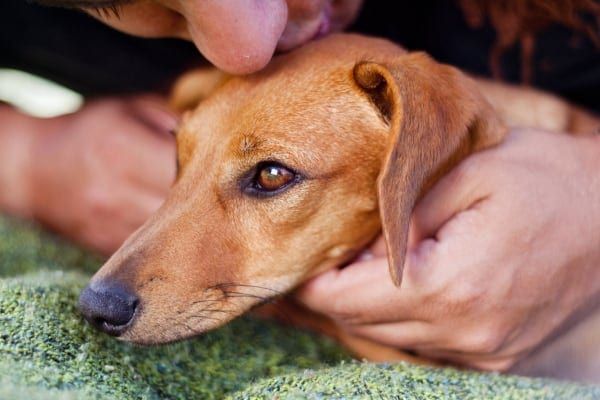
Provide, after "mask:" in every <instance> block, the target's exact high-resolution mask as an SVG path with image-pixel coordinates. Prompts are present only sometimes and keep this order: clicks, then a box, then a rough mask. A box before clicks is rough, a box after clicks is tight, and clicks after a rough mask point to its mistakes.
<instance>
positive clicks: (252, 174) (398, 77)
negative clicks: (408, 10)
mask: <svg viewBox="0 0 600 400" xmlns="http://www.w3.org/2000/svg"><path fill="white" fill-rule="evenodd" d="M482 92H483V93H484V94H485V96H486V97H488V99H489V102H488V100H486V98H485V97H484V95H482V94H481V93H482ZM175 97H176V104H177V106H178V107H179V108H188V107H192V106H194V105H195V104H196V103H198V102H199V101H200V100H202V101H201V103H200V105H199V106H198V107H197V108H195V109H194V110H193V111H191V112H188V113H186V114H185V116H184V117H183V122H182V123H181V126H180V128H179V130H178V132H177V144H178V169H179V171H178V176H177V181H176V183H175V185H174V186H173V189H172V191H171V193H170V195H169V197H168V199H167V200H166V202H165V203H164V205H163V206H162V207H161V209H160V210H159V211H158V212H157V213H156V214H155V215H154V216H153V217H151V218H150V220H149V221H148V222H146V224H145V225H144V226H143V227H142V228H141V229H139V230H138V231H137V232H136V233H135V234H134V235H132V236H131V237H130V238H129V239H128V240H127V241H126V243H125V244H124V245H123V247H122V248H121V249H120V250H119V251H118V252H117V253H116V254H115V255H114V256H113V257H112V258H111V259H110V260H109V261H108V262H107V263H106V264H105V265H104V266H103V267H102V268H101V269H100V271H98V273H97V274H96V275H95V276H94V278H93V279H92V282H91V283H90V285H89V286H88V287H87V288H86V289H85V290H84V292H83V294H82V296H81V300H80V306H81V310H82V312H83V313H84V315H85V316H86V318H87V319H88V321H90V322H91V323H92V324H94V325H95V326H97V327H98V328H99V329H101V330H103V331H105V332H107V333H109V334H113V335H115V336H119V337H120V338H121V339H123V340H127V341H132V342H136V343H144V344H153V343H164V342H169V341H173V340H178V339H182V338H186V337H190V336H194V335H197V334H200V333H202V332H206V331H207V330H210V329H214V328H216V327H218V326H220V325H223V324H224V323H226V322H228V321H230V320H231V319H233V318H235V317H236V316H239V315H240V314H242V313H244V312H246V311H248V310H249V309H250V308H252V307H254V306H256V305H257V304H260V303H262V302H264V301H265V300H267V299H269V298H272V297H275V296H279V295H280V294H282V293H285V292H287V291H289V290H291V289H293V288H294V287H296V286H297V285H298V284H300V283H301V282H303V281H305V280H307V279H308V278H310V277H312V276H314V275H315V274H318V273H319V272H322V271H324V270H327V269H329V268H334V267H337V266H340V265H341V264H344V263H346V262H348V261H349V260H351V259H352V258H354V257H355V256H356V255H357V254H358V253H359V252H360V251H361V250H362V249H363V248H364V247H365V246H366V245H368V244H369V243H370V242H371V241H372V240H373V239H374V238H375V237H376V236H377V235H378V234H379V232H381V231H383V234H384V237H385V239H386V241H387V243H388V254H389V264H390V274H391V277H392V279H393V280H394V282H395V283H396V284H397V285H400V283H401V280H402V266H403V263H404V256H405V251H406V242H407V232H408V223H409V218H410V215H411V212H412V209H413V206H414V204H415V202H416V201H417V199H418V198H419V196H420V195H421V194H422V193H423V192H424V191H426V190H427V188H429V187H430V186H431V185H432V184H433V183H434V182H435V181H436V180H437V179H438V178H439V177H440V176H442V175H443V174H444V173H445V172H447V171H448V170H449V169H450V168H452V167H453V166H454V165H456V164H457V163H458V162H459V161H461V160H462V159H464V158H465V157H466V156H467V155H469V154H471V153H472V152H475V151H478V150H481V149H484V148H486V147H489V146H493V145H495V144H497V143H498V142H500V141H501V140H502V138H503V136H504V134H505V132H506V131H507V128H506V126H507V125H511V124H518V125H532V126H540V127H544V128H547V129H556V130H561V131H576V132H586V131H592V130H594V129H596V127H597V126H598V125H597V121H596V120H594V118H593V117H591V116H590V115H588V114H586V113H584V112H582V111H579V110H575V109H573V108H571V107H569V106H568V105H567V104H565V103H563V102H561V101H559V100H557V99H555V98H552V97H549V96H547V95H544V94H541V93H538V92H534V91H529V90H523V89H516V88H509V87H505V86H501V85H497V84H493V83H490V82H485V81H477V82H476V81H475V80H473V79H470V78H468V77H467V76H465V75H464V74H462V73H460V72H459V71H458V70H456V69H455V68H452V67H449V66H445V65H441V64H439V63H436V62H435V61H433V60H432V59H430V58H429V57H428V56H426V55H425V54H422V53H407V52H406V51H404V50H403V49H401V48H400V47H398V46H396V45H394V44H392V43H390V42H387V41H384V40H379V39H371V38H365V37H360V36H355V35H335V36H332V37H329V38H327V39H323V40H321V41H318V42H315V43H312V44H310V45H307V46H305V47H304V48H302V49H300V50H297V51H295V52H292V53H290V54H288V55H285V56H281V57H278V58H276V59H275V60H273V62H272V63H271V65H270V66H269V67H268V68H267V69H266V70H264V71H262V72H260V73H257V74H253V75H250V76H246V77H235V78H227V77H224V76H223V75H220V74H219V73H216V72H214V73H207V72H198V73H193V74H191V75H189V76H188V77H187V78H184V79H183V80H182V81H181V83H180V84H179V85H178V88H177V89H176V96H175ZM205 97H206V98H205ZM204 98H205V99H204ZM507 100H510V101H507ZM517 100H518V101H517ZM490 102H491V103H492V104H495V105H496V108H495V109H494V107H492V105H491V104H490ZM515 102H520V104H524V105H527V111H526V112H522V111H521V110H520V108H519V106H518V104H517V105H516V106H515ZM505 104H509V105H510V108H507V106H505ZM319 321H320V320H319ZM319 324H320V323H319ZM324 329H325V328H324ZM325 330H328V331H330V333H331V328H326V329H325ZM340 335H341V334H340ZM345 339H346V340H345V341H346V343H348V344H349V345H351V346H352V347H353V348H354V349H355V351H357V352H358V353H360V354H361V355H362V356H366V357H368V358H373V359H382V358H384V359H385V358H388V359H389V358H392V359H397V358H402V355H401V353H400V352H397V351H395V350H392V349H389V350H387V351H383V350H382V348H381V346H376V345H374V344H367V343H364V341H360V340H358V339H351V338H345Z"/></svg>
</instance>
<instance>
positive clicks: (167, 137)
mask: <svg viewBox="0 0 600 400" xmlns="http://www.w3.org/2000/svg"><path fill="white" fill-rule="evenodd" d="M125 113H126V114H127V117H129V118H131V119H132V121H133V123H134V124H135V131H133V130H132V131H129V132H128V135H129V137H130V138H131V143H130V148H129V152H130V154H131V155H132V158H133V159H132V162H134V163H135V169H133V170H132V172H133V174H132V175H133V176H132V177H131V178H133V179H134V180H135V181H138V182H139V183H141V184H142V185H143V186H145V187H146V188H148V189H150V190H151V191H153V192H154V193H155V194H157V195H160V196H165V195H166V194H167V192H168V190H169V188H170V187H171V185H172V183H173V181H174V179H175V169H176V167H175V165H176V149H175V140H174V138H173V136H172V135H171V133H170V132H171V131H172V130H173V129H174V128H175V126H176V124H177V120H176V117H175V115H174V114H172V113H171V112H170V111H168V109H167V105H166V104H165V103H164V102H163V101H162V100H161V99H160V98H155V97H151V96H140V97H137V98H134V99H133V100H131V101H130V102H128V103H127V106H126V107H125ZM136 133H137V135H135V136H134V134H136Z"/></svg>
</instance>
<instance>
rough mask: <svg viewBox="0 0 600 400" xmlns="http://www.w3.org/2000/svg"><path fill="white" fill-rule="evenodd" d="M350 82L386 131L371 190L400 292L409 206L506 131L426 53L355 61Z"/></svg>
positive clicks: (462, 82)
mask: <svg viewBox="0 0 600 400" xmlns="http://www.w3.org/2000/svg"><path fill="white" fill-rule="evenodd" d="M353 75H354V80H355V82H356V83H357V84H358V86H359V88H360V90H361V92H362V93H364V94H366V95H367V97H368V99H369V100H370V101H371V102H372V103H373V105H374V106H375V107H376V108H377V111H378V112H379V113H380V115H381V117H382V119H383V120H384V121H385V123H386V124H387V125H388V126H389V131H390V135H389V139H388V147H387V150H386V155H385V157H384V160H383V164H382V169H381V172H380V175H379V178H378V189H377V190H378V197H379V209H380V215H381V223H382V229H383V234H384V237H385V239H386V243H387V249H388V262H389V266H390V274H391V277H392V280H393V282H394V284H396V285H397V286H400V284H401V282H402V270H403V267H404V259H405V256H406V248H407V240H408V229H409V223H410V217H411V213H412V210H413V208H414V205H415V203H416V201H417V200H418V199H419V197H420V196H421V195H422V194H423V192H425V191H426V190H427V189H428V188H429V187H430V186H431V185H432V184H433V183H434V182H435V181H436V180H437V179H438V178H439V177H440V176H441V175H443V174H444V172H446V171H448V170H449V169H450V168H452V167H453V166H454V165H455V164H456V163H458V162H459V161H460V160H461V159H463V158H464V157H466V156H467V155H468V154H470V153H471V152H474V151H477V150H480V149H483V148H486V147H489V146H492V145H494V144H496V143H498V142H500V141H501V140H502V138H503V136H504V134H505V131H506V129H505V127H504V126H503V125H502V123H501V122H500V120H499V119H498V117H497V116H496V114H495V112H494V110H493V109H492V108H491V106H490V105H489V103H487V101H486V100H485V99H484V98H483V97H482V95H481V94H480V93H479V91H478V90H477V87H476V85H475V83H474V82H473V81H472V80H471V79H469V78H468V77H466V76H465V75H463V74H462V73H461V72H459V71H458V70H456V69H455V68H452V67H450V66H446V65H442V64H439V63H437V62H435V61H434V60H432V59H431V58H429V57H428V56H427V55H426V54H423V53H409V54H407V55H402V56H399V57H396V58H394V59H392V60H389V61H387V62H383V63H378V62H371V61H365V62H360V63H358V64H357V65H356V66H355V67H354V70H353Z"/></svg>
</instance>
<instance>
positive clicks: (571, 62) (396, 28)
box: [353, 0, 600, 113]
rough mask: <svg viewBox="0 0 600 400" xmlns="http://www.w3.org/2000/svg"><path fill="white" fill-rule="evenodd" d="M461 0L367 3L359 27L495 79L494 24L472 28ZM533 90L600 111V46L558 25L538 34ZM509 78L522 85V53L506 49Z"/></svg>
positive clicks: (504, 62) (505, 73)
mask: <svg viewBox="0 0 600 400" xmlns="http://www.w3.org/2000/svg"><path fill="white" fill-rule="evenodd" d="M456 3H457V1H448V0H424V1H413V2H403V4H402V10H401V11H400V10H397V9H396V10H394V9H393V8H391V7H390V4H391V3H384V2H378V1H373V0H366V1H365V3H364V9H363V12H362V13H361V15H360V17H359V19H358V21H357V22H356V24H355V25H354V27H353V29H354V30H355V31H358V32H361V33H367V34H371V35H376V36H384V37H387V38H389V39H392V40H394V41H396V42H397V43H399V44H402V45H404V46H405V47H407V48H409V49H412V50H424V51H427V52H428V53H430V54H431V55H432V56H433V57H435V58H436V59H437V60H439V61H442V62H445V63H449V64H452V65H456V66H458V67H459V68H461V69H463V70H465V71H469V72H471V73H474V74H477V75H480V76H490V75H491V71H490V63H489V54H490V50H491V48H492V46H493V44H494V43H495V40H496V34H495V31H494V30H493V29H492V28H491V27H490V26H489V25H488V26H483V27H482V28H481V29H472V28H470V27H469V26H468V25H467V23H466V22H465V20H464V18H463V14H462V12H461V11H460V9H459V8H458V7H457V6H456ZM532 68H533V80H532V82H531V84H532V86H535V87H538V88H540V89H543V90H547V91H549V92H552V93H555V94H557V95H559V96H561V97H563V98H566V99H568V100H569V101H571V102H573V103H575V104H579V105H580V106H583V107H586V108H588V109H590V110H594V111H596V112H598V113H600V48H598V46H596V45H595V44H594V43H592V41H591V40H590V39H589V38H588V37H587V36H585V35H583V34H581V33H579V32H575V31H573V30H570V29H567V28H564V27H561V26H552V27H550V28H548V29H546V30H544V31H543V32H541V33H540V34H538V35H537V37H536V41H535V49H534V54H533V63H532ZM500 69H501V71H502V73H503V79H504V80H505V81H507V82H511V83H521V81H522V77H521V49H520V47H519V45H518V44H517V45H515V46H513V47H512V48H511V49H509V50H508V51H506V52H505V53H504V55H503V57H502V59H501V66H500Z"/></svg>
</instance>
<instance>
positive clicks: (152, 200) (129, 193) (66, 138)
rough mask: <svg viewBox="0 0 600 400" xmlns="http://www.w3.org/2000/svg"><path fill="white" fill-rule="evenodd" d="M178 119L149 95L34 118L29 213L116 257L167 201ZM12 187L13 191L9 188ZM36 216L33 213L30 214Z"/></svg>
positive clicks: (25, 179) (28, 179) (31, 123)
mask: <svg viewBox="0 0 600 400" xmlns="http://www.w3.org/2000/svg"><path fill="white" fill-rule="evenodd" d="M174 125H175V119H174V117H173V116H172V115H170V114H169V113H168V112H167V111H166V106H165V104H164V103H163V102H162V100H160V99H158V98H154V97H149V96H140V97H134V98H129V99H106V100H99V101H94V102H92V103H90V104H88V105H86V106H85V107H84V108H83V109H82V110H80V111H78V112H77V113H75V114H72V115H67V116H63V117H59V118H56V119H52V120H34V121H32V120H31V119H30V120H29V124H28V126H29V129H30V131H32V132H33V136H32V140H31V144H30V148H29V151H30V157H29V163H30V166H29V168H28V170H29V176H28V177H27V176H25V177H23V178H22V182H21V183H22V184H23V185H28V187H29V193H28V196H27V198H28V201H27V203H28V208H29V210H22V211H24V212H22V214H25V215H27V214H29V215H32V216H34V217H35V218H36V219H38V220H40V221H42V222H43V223H45V224H47V225H49V226H50V227H52V228H54V229H55V230H57V231H58V232H60V233H63V234H65V235H66V236H68V237H71V238H74V239H76V240H77V241H79V242H81V243H83V244H85V245H87V246H89V247H92V248H94V249H97V250H99V251H101V252H103V253H107V254H108V253H111V252H113V251H114V250H116V249H117V248H118V247H119V246H120V245H121V244H122V242H123V241H124V240H125V239H126V238H127V236H129V235H130V234H131V233H132V232H133V231H134V230H135V229H137V228H138V227H139V226H140V225H142V223H143V222H144V221H145V220H146V219H147V218H148V216H149V215H150V214H151V213H153V212H154V211H155V210H156V209H158V207H159V206H160V205H161V204H162V202H163V199H164V198H165V197H166V194H167V191H168V189H169V187H170V185H171V183H172V182H173V180H174V177H175V141H174V140H173V138H172V136H171V135H169V133H168V131H169V130H170V129H172V128H173V127H174ZM3 189H10V188H3ZM27 211H29V213H27Z"/></svg>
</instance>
